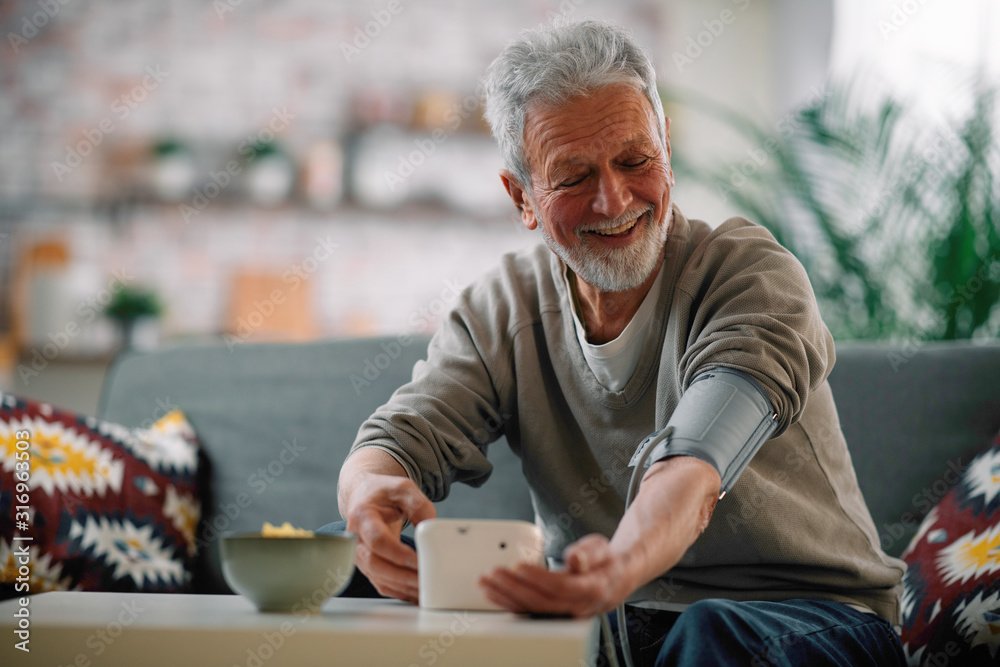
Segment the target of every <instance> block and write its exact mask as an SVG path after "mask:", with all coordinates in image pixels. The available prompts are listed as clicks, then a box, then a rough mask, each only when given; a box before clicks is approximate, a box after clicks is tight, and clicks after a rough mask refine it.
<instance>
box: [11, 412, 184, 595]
mask: <svg viewBox="0 0 1000 667" xmlns="http://www.w3.org/2000/svg"><path fill="white" fill-rule="evenodd" d="M19 442H20V447H19V444H18V443H19ZM25 443H26V444H25ZM198 450H199V445H198V440H197V438H196V437H195V434H194V430H193V429H192V428H191V425H190V424H189V423H188V422H187V420H186V419H185V417H184V415H183V414H182V413H180V412H179V411H173V412H170V413H168V414H166V415H164V416H163V417H162V418H160V419H159V420H157V421H156V422H155V423H154V424H152V426H150V427H149V428H146V429H129V428H126V427H124V426H121V425H119V424H113V423H110V422H105V421H101V420H97V419H94V418H92V417H84V416H80V415H76V414H74V413H72V412H68V411H65V410H59V409H57V408H53V407H52V406H50V405H48V404H45V403H39V402H36V401H31V400H25V399H21V398H17V397H15V396H12V395H9V394H0V597H10V596H12V595H18V596H21V595H24V594H25V593H40V592H44V591H48V590H90V591H147V592H185V591H187V590H189V588H190V581H191V572H192V567H193V564H194V559H195V556H196V554H197V539H196V533H197V528H198V521H199V519H200V517H201V500H200V495H199V490H198V488H197V480H198V474H197V473H198ZM23 451H27V452H28V454H27V456H25V455H24V454H23V453H22V454H20V459H21V460H20V461H19V460H18V456H19V454H18V453H19V452H23ZM24 460H27V461H28V463H29V466H27V467H26V466H25V465H24ZM19 463H20V467H19V465H18V464H19ZM19 484H21V486H20V487H19V486H18V485H19ZM25 490H26V492H27V494H28V497H27V500H28V502H27V503H23V502H21V501H23V500H25V497H24V495H23V494H22V493H21V492H22V491H25ZM22 564H27V566H28V568H29V570H30V574H29V575H28V576H27V577H25V576H24V574H23V570H21V569H20V565H22Z"/></svg>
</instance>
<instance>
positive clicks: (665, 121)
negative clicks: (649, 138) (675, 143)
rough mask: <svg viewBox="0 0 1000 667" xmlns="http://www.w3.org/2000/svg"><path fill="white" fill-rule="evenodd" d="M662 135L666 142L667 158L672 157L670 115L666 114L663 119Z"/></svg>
mask: <svg viewBox="0 0 1000 667" xmlns="http://www.w3.org/2000/svg"><path fill="white" fill-rule="evenodd" d="M663 136H664V137H665V138H666V143H667V159H668V160H669V159H670V158H671V157H672V153H671V150H670V116H666V117H664V119H663Z"/></svg>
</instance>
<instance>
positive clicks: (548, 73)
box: [339, 22, 903, 666]
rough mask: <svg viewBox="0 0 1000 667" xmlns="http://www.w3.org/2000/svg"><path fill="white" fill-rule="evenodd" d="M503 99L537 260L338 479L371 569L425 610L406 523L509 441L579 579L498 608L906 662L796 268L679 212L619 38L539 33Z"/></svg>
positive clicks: (827, 360) (799, 657)
mask: <svg viewBox="0 0 1000 667" xmlns="http://www.w3.org/2000/svg"><path fill="white" fill-rule="evenodd" d="M486 91H487V116H488V118H489V121H490V123H491V126H492V129H493V133H494V135H495V137H496V139H497V141H498V142H499V145H500V149H501V152H502V155H503V159H504V162H505V165H506V168H505V169H504V170H503V171H502V172H501V175H500V178H501V181H502V182H503V185H504V187H505V188H506V190H507V192H508V193H509V195H510V197H511V199H512V200H513V202H514V204H515V205H516V206H517V208H518V210H519V211H520V217H521V221H522V222H523V224H524V225H525V227H527V228H528V229H530V230H539V231H540V232H541V235H542V238H543V239H544V241H545V244H544V245H539V246H538V247H536V248H535V249H533V250H531V251H528V252H525V253H522V254H515V255H508V256H505V257H503V258H502V260H501V264H500V267H499V269H497V270H495V271H494V272H492V273H491V274H489V275H487V277H485V278H484V279H482V280H480V281H479V282H477V283H475V284H473V285H472V286H471V287H469V288H468V289H466V290H465V291H464V293H463V294H462V295H461V297H460V299H459V301H458V305H457V306H456V307H455V308H454V310H453V311H452V312H451V313H450V315H449V317H448V318H447V320H446V321H445V323H444V324H443V325H442V328H441V329H440V331H438V333H437V334H436V335H435V336H434V338H433V340H432V342H431V345H430V348H429V351H428V358H427V360H426V362H423V363H421V364H419V365H418V367H417V368H416V369H415V372H414V378H413V381H412V382H410V383H409V384H407V385H405V386H404V387H402V388H400V389H399V390H398V391H397V392H396V393H395V394H394V395H393V397H392V398H391V399H390V401H389V402H388V403H387V404H386V405H385V406H383V407H381V408H379V410H378V411H377V412H376V413H375V414H374V415H372V416H371V418H370V419H369V420H368V421H367V422H365V423H364V424H363V425H362V426H361V429H360V431H359V433H358V436H357V440H356V441H355V443H354V446H353V448H352V453H351V455H350V456H349V458H348V460H347V461H346V462H345V464H344V467H343V469H342V471H341V475H340V485H339V502H340V510H341V513H342V514H343V516H344V517H345V518H346V519H347V522H348V526H349V527H350V528H351V529H352V530H353V531H354V532H356V533H357V535H358V538H359V544H358V565H359V567H360V569H361V570H362V571H363V572H364V573H365V574H366V575H367V576H368V577H369V579H370V580H371V581H372V582H373V584H374V585H375V587H376V588H377V589H378V591H380V592H381V593H382V594H384V595H389V596H393V597H397V598H400V599H403V600H411V601H415V600H416V599H417V597H418V592H417V574H416V566H417V560H416V556H415V554H414V552H413V550H412V549H410V548H409V547H407V546H406V545H404V544H402V543H401V542H400V540H399V535H400V531H401V529H402V528H403V526H404V525H405V523H406V522H407V521H409V522H413V523H418V522H420V521H422V520H424V519H427V518H429V517H433V516H434V507H433V505H432V504H431V501H432V500H439V499H441V498H443V497H444V496H445V495H447V493H448V489H449V486H450V485H451V484H452V483H454V482H456V481H462V482H466V483H470V484H478V483H481V482H483V481H484V480H485V479H486V477H488V475H489V474H490V464H489V462H488V460H487V459H486V456H485V451H486V444H487V443H485V442H483V438H482V433H484V432H485V431H489V432H491V433H492V434H494V436H496V437H498V436H499V435H500V433H503V434H504V435H505V436H506V438H507V440H508V442H509V443H510V446H511V447H512V448H513V449H514V451H515V452H516V453H517V454H518V456H519V457H520V458H521V460H522V467H523V470H524V474H525V475H526V477H527V480H528V482H529V484H530V487H531V490H532V500H533V503H534V506H535V509H536V514H537V517H538V521H539V522H540V523H541V524H542V528H543V529H544V531H545V534H546V535H547V538H548V540H547V549H548V553H549V556H551V557H556V558H560V559H561V560H562V561H563V562H564V563H565V567H563V568H561V569H554V570H551V571H550V570H546V569H544V568H540V567H533V566H527V565H525V566H520V567H518V568H515V569H499V570H497V571H495V572H493V573H492V574H491V575H489V576H487V577H485V578H484V579H483V580H482V581H481V585H482V587H483V589H484V591H485V593H486V595H487V596H488V597H489V598H490V599H491V600H493V601H494V602H496V603H497V604H499V605H501V606H503V607H504V608H506V609H509V610H512V611H515V612H540V613H556V614H571V615H575V616H589V615H595V614H602V613H605V612H608V611H609V610H611V609H613V608H615V607H616V606H617V605H619V604H620V603H622V602H625V601H627V603H628V606H627V610H628V613H627V615H626V618H627V619H631V620H630V621H629V622H628V635H629V636H631V639H632V641H631V645H632V649H633V653H634V656H635V657H636V658H637V660H638V661H639V662H642V663H646V664H648V663H652V662H654V661H655V662H656V664H670V665H673V664H685V665H689V664H712V665H722V664H755V665H756V664H771V663H772V662H773V663H778V664H801V665H810V666H815V665H855V666H857V665H883V666H884V665H895V664H902V654H901V650H900V646H899V640H898V638H897V637H896V635H895V633H894V632H893V629H892V625H891V623H892V622H895V620H896V618H897V615H898V606H899V601H898V585H899V581H900V577H901V574H902V571H903V565H902V563H900V562H899V561H898V560H895V559H892V558H889V557H888V556H886V555H885V554H884V553H883V552H882V551H881V549H880V547H879V542H878V538H877V535H876V531H875V528H874V526H873V523H872V520H871V517H870V515H869V513H868V510H867V508H866V506H865V503H864V500H863V498H862V496H861V493H860V491H859V489H858V487H857V483H856V480H855V477H854V473H853V470H852V468H851V462H850V457H849V456H848V453H847V448H846V446H845V443H844V439H843V436H842V435H841V432H840V430H839V427H838V421H837V414H836V408H835V406H834V403H833V398H832V395H831V392H830V388H829V386H828V384H827V381H826V377H827V375H828V373H829V372H830V369H831V367H832V366H833V361H834V347H833V341H832V339H831V337H830V334H829V332H828V331H827V329H826V327H825V325H824V324H823V322H822V320H821V319H820V315H819V312H818V310H817V306H816V303H815V299H814V296H813V294H812V290H811V288H810V285H809V282H808V280H807V278H806V276H805V274H804V272H803V270H802V268H801V266H800V265H799V263H798V262H797V261H796V260H795V258H794V257H792V256H791V255H790V254H789V253H788V252H787V251H786V250H784V249H783V248H782V247H781V246H779V245H778V244H777V243H776V242H775V240H774V238H773V237H772V236H771V235H770V234H769V233H768V232H767V231H765V230H764V229H763V228H761V227H759V226H757V225H754V224H752V223H750V222H748V221H746V220H743V219H732V220H728V221H726V222H724V223H723V224H722V225H721V226H719V227H717V228H716V229H712V228H711V227H709V225H707V224H706V223H704V222H701V221H697V220H689V219H687V218H685V217H684V215H683V214H682V213H681V212H680V210H679V209H678V208H677V207H676V206H674V204H673V203H672V201H671V188H672V186H673V184H674V174H673V170H672V169H671V166H670V132H669V130H670V125H669V122H668V121H667V120H666V119H665V118H664V113H663V108H662V105H661V103H660V100H659V97H658V93H657V89H656V84H655V78H654V73H653V68H652V66H651V64H650V62H649V60H648V58H647V57H646V56H645V55H644V54H643V53H642V52H641V51H640V50H639V49H638V48H637V47H636V46H635V44H634V43H633V42H632V40H631V39H630V38H629V37H628V36H627V35H626V34H625V33H623V32H622V31H620V30H618V29H616V28H614V27H611V26H608V25H605V24H601V23H595V22H583V23H577V24H573V25H569V26H563V27H558V28H551V29H544V30H540V31H535V32H532V33H528V34H526V35H525V36H524V37H523V38H522V39H520V40H519V41H517V42H515V43H513V44H512V45H510V46H509V47H508V48H507V49H506V50H504V52H503V53H502V54H501V55H500V56H499V57H498V58H497V60H496V61H495V62H494V63H493V64H492V66H491V67H490V70H489V73H488V77H487V83H486ZM497 425H500V427H499V428H497ZM650 434H653V438H652V442H651V443H650V444H649V446H647V447H646V448H645V449H644V450H643V452H642V454H643V457H642V458H644V459H645V463H644V464H639V465H641V466H648V467H645V469H642V468H640V470H639V474H641V480H642V481H641V485H640V486H639V487H638V493H637V494H636V497H635V498H634V501H633V502H632V503H631V504H630V505H628V507H626V498H627V497H628V496H629V490H628V486H629V480H630V477H631V473H632V468H631V467H630V466H629V461H630V459H631V458H632V456H633V452H635V450H636V447H637V446H638V445H639V443H640V442H642V441H643V440H644V439H646V438H647V436H649V435H650ZM765 441H766V442H765ZM751 459H752V460H751ZM595 479H598V480H605V481H607V484H603V483H602V484H596V485H595V484H593V480H595ZM581 508H582V509H581ZM567 513H568V515H569V516H570V517H571V518H572V520H571V521H569V522H567V521H566V517H567ZM567 524H568V527H567Z"/></svg>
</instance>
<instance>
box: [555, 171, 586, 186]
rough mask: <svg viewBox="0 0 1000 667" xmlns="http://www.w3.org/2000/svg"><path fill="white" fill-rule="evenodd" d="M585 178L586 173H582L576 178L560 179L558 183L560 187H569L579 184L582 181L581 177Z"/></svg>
mask: <svg viewBox="0 0 1000 667" xmlns="http://www.w3.org/2000/svg"><path fill="white" fill-rule="evenodd" d="M585 178H587V175H586V174H583V175H581V176H578V177H576V178H570V179H568V180H565V181H562V182H561V183H559V187H561V188H571V187H573V186H574V185H579V184H580V183H583V179H585Z"/></svg>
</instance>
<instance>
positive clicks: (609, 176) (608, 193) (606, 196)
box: [593, 169, 632, 218]
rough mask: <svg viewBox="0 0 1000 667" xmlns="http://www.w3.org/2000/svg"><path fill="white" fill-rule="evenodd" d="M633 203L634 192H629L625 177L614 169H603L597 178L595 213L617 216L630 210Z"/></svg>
mask: <svg viewBox="0 0 1000 667" xmlns="http://www.w3.org/2000/svg"><path fill="white" fill-rule="evenodd" d="M631 203H632V193H631V192H629V189H628V185H627V183H626V181H625V178H624V177H623V176H622V175H621V174H619V173H617V172H616V171H614V170H613V169H608V170H605V171H602V172H601V174H600V176H599V178H598V180H597V196H596V197H594V204H593V209H594V213H599V214H600V215H603V216H605V217H608V218H617V217H618V216H620V215H622V214H623V213H625V211H627V210H628V207H629V204H631Z"/></svg>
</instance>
